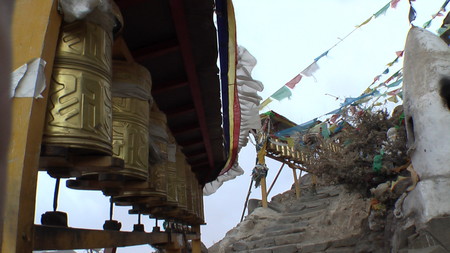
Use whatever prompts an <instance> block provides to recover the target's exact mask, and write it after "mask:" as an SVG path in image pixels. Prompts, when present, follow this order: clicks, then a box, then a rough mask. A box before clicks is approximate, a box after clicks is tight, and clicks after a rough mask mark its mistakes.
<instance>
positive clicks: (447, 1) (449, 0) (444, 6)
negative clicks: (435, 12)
mask: <svg viewBox="0 0 450 253" xmlns="http://www.w3.org/2000/svg"><path fill="white" fill-rule="evenodd" d="M449 2H450V0H446V1H445V3H444V4H443V5H442V7H441V9H442V10H444V11H445V8H446V7H447V4H448V3H449Z"/></svg>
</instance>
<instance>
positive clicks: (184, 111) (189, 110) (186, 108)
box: [164, 105, 195, 117]
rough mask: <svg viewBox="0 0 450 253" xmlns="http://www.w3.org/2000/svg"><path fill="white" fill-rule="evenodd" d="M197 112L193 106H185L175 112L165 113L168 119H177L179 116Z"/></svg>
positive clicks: (174, 110)
mask: <svg viewBox="0 0 450 253" xmlns="http://www.w3.org/2000/svg"><path fill="white" fill-rule="evenodd" d="M193 112H195V108H194V107H192V105H185V106H180V107H178V108H176V109H173V110H166V111H164V113H165V114H166V115H167V117H176V116H179V115H183V114H187V113H193Z"/></svg>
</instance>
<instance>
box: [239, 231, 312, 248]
mask: <svg viewBox="0 0 450 253" xmlns="http://www.w3.org/2000/svg"><path fill="white" fill-rule="evenodd" d="M303 231H304V230H303ZM303 231H301V230H300V232H296V233H290V234H282V235H276V236H267V237H266V236H263V237H262V238H261V239H259V240H255V241H247V242H246V244H247V246H248V249H250V250H253V249H264V248H270V247H275V246H282V245H288V244H297V243H298V242H301V241H302V240H303V239H304V237H305V236H304V234H305V233H304V232H303Z"/></svg>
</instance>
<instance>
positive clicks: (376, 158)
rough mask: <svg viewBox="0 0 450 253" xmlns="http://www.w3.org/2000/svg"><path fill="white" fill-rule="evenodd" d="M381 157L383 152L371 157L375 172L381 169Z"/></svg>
mask: <svg viewBox="0 0 450 253" xmlns="http://www.w3.org/2000/svg"><path fill="white" fill-rule="evenodd" d="M383 155H384V150H381V151H380V154H379V155H375V156H374V157H373V165H372V169H373V171H375V172H380V171H381V168H382V167H383Z"/></svg>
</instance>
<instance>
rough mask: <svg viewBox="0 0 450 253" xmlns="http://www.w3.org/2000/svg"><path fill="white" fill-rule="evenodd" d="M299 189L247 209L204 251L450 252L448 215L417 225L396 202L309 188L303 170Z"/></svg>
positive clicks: (335, 188)
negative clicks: (299, 192) (403, 214)
mask: <svg viewBox="0 0 450 253" xmlns="http://www.w3.org/2000/svg"><path fill="white" fill-rule="evenodd" d="M381 188H383V187H379V188H377V191H378V192H376V194H375V195H378V199H380V195H379V194H381V193H380V192H383V190H382V189H381ZM301 189H302V196H301V197H300V198H299V199H296V197H295V191H294V190H289V191H286V192H284V193H282V194H279V195H277V196H274V197H273V198H272V200H271V201H270V203H269V208H262V207H257V208H256V209H254V210H250V211H252V212H251V214H249V215H248V216H247V217H246V218H245V220H244V221H243V222H241V223H239V224H238V225H237V226H236V227H235V228H233V229H232V230H230V231H229V232H228V233H227V234H226V236H225V238H223V239H222V240H221V241H220V242H218V243H216V244H214V245H213V246H212V247H211V248H209V253H232V252H241V253H295V252H299V253H300V252H301V253H310V252H311V253H314V252H327V253H332V252H334V253H351V252H367V253H368V252H380V253H381V252H382V253H385V252H400V253H407V252H413V253H445V252H450V251H449V249H450V230H449V229H448V228H449V227H450V217H448V216H444V217H440V218H437V219H434V220H432V221H431V222H429V223H427V224H426V225H425V226H423V227H420V228H416V227H415V226H414V225H412V224H411V222H410V220H408V219H403V218H398V217H397V218H396V217H395V215H394V213H395V212H396V210H395V206H387V207H386V206H385V205H383V204H380V203H378V202H376V201H374V199H375V198H365V197H363V196H362V195H361V194H359V193H355V192H351V191H348V190H347V189H346V188H345V187H344V186H342V185H337V186H336V185H334V186H329V185H328V186H327V185H318V186H317V187H312V185H311V183H310V178H309V176H308V175H306V176H304V177H302V180H301ZM389 189H390V188H389V187H387V188H386V187H384V192H385V194H390V195H392V194H393V192H391V190H389ZM394 190H395V189H394ZM400 201H402V200H400ZM397 202H398V201H397Z"/></svg>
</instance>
